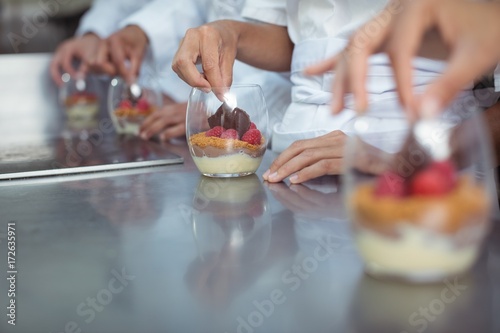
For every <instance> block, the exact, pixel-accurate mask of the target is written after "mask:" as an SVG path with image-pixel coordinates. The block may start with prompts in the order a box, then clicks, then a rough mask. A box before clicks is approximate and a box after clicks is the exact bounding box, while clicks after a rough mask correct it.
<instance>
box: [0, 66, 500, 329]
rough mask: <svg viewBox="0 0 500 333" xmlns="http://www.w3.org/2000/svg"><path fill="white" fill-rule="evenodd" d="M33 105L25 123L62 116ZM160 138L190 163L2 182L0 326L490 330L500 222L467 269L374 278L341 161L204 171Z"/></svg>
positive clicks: (494, 320)
mask: <svg viewBox="0 0 500 333" xmlns="http://www.w3.org/2000/svg"><path fill="white" fill-rule="evenodd" d="M19 61H21V59H20V60H19ZM1 63H2V60H1V59H0V64H1ZM2 69H3V67H2ZM0 74H1V73H0ZM1 77H2V76H1V75H0V78H1ZM37 94H39V92H36V91H35V92H33V95H34V96H36V95H37ZM2 96H3V93H2ZM30 96H31V93H30ZM26 109H29V108H28V107H27V108H26ZM4 110H5V109H4V108H3V107H1V106H0V114H1V113H2V112H5V111H4ZM43 110H44V111H43V112H45V114H44V115H43V116H42V114H43V113H39V114H38V116H37V117H35V118H29V119H30V120H28V122H31V124H23V122H21V121H20V122H19V123H20V125H19V126H20V127H21V128H27V127H31V128H47V127H46V126H45V125H43V124H44V123H45V122H46V119H58V118H57V116H56V115H54V114H51V110H52V109H50V107H48V106H45V107H43ZM26 113H27V111H26ZM2 117H3V116H2ZM41 133H42V134H43V133H47V132H44V131H41ZM165 148H166V149H168V150H170V151H172V152H174V153H176V154H178V155H181V156H183V157H184V158H185V161H186V162H185V164H182V165H170V166H162V167H155V168H150V169H135V170H125V171H114V172H109V173H105V174H102V173H96V174H86V175H75V176H60V177H46V178H39V179H27V180H16V181H10V182H0V212H1V217H2V218H1V219H0V233H2V234H3V235H2V236H3V238H0V249H1V250H0V253H1V254H2V255H1V257H2V259H0V272H1V273H0V275H2V278H1V279H0V309H2V310H0V311H3V312H4V313H0V315H1V317H0V318H1V319H0V332H2V333H3V332H9V333H10V332H23V333H31V332H37V333H38V332H51V333H56V332H57V333H59V332H92V333H94V332H95V333H107V332H122V333H128V332H141V333H149V332H151V333H156V332H203V333H208V332H222V333H225V332H227V333H232V332H244V333H251V332H269V333H281V332H311V333H312V332H330V333H331V332H339V333H345V332H367V333H373V332H384V333H391V332H395V333H402V332H407V333H413V332H454V333H460V332H464V333H465V332H467V333H470V332H481V333H489V332H500V318H499V316H498V314H499V313H500V230H499V227H498V223H495V228H494V230H493V231H492V234H491V239H490V240H489V242H488V243H487V245H486V246H485V249H484V253H483V255H482V257H481V260H480V261H479V262H478V263H477V265H476V266H475V267H474V269H473V270H472V271H471V272H470V273H469V274H467V275H466V276H463V277H457V278H456V279H449V280H447V281H443V282H442V283H438V284H433V285H421V286H413V285H405V284H400V283H394V282H388V281H378V280H374V279H372V278H370V277H368V276H366V275H365V274H364V273H363V267H362V264H361V261H360V259H359V258H358V256H357V253H356V251H355V247H354V244H353V241H352V239H351V236H350V229H349V221H348V219H347V216H346V210H345V207H344V205H343V202H342V199H343V198H342V186H341V183H340V182H339V180H338V179H337V178H336V177H325V178H321V179H319V180H316V181H314V182H310V183H308V184H306V185H299V186H288V185H287V184H284V183H281V184H274V185H269V184H266V183H263V182H262V179H261V178H260V175H261V174H262V172H263V171H265V169H266V168H267V167H268V166H269V164H270V163H271V161H272V159H273V157H274V155H273V154H271V153H269V152H268V153H267V154H266V157H265V158H264V162H263V165H262V166H261V168H260V169H259V171H258V173H257V176H252V177H245V178H241V179H229V180H228V179H208V178H204V177H202V176H201V175H200V174H199V173H198V171H197V169H196V168H195V166H194V164H193V162H192V160H191V159H190V157H189V154H188V152H187V148H186V145H185V143H184V142H179V143H176V144H168V145H166V146H165ZM9 221H15V222H16V223H15V225H16V233H17V252H16V258H17V259H16V260H17V270H18V273H17V281H16V288H17V293H16V304H17V308H16V310H17V318H16V319H17V320H16V326H11V325H9V324H8V323H7V320H8V319H9V318H8V317H7V316H6V314H7V309H6V308H7V305H8V304H7V302H8V298H7V290H8V288H9V284H8V281H7V280H6V279H5V276H6V275H7V273H6V272H7V263H6V259H5V254H6V252H7V250H6V249H7V240H6V235H5V234H6V232H7V223H8V222H9ZM2 236H0V237H2Z"/></svg>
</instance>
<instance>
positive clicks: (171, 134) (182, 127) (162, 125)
mask: <svg viewBox="0 0 500 333" xmlns="http://www.w3.org/2000/svg"><path fill="white" fill-rule="evenodd" d="M183 105H185V104H179V105H176V106H177V107H165V108H163V109H162V110H160V111H157V112H155V113H153V114H152V115H150V116H149V117H147V118H146V119H145V120H144V122H143V123H142V126H141V129H140V136H141V138H142V139H144V140H149V139H151V138H152V137H153V136H155V135H158V137H159V139H160V140H162V141H166V140H169V139H172V138H175V137H178V136H181V135H184V134H185V133H186V117H185V112H184V113H183V112H180V111H179V108H182V107H183Z"/></svg>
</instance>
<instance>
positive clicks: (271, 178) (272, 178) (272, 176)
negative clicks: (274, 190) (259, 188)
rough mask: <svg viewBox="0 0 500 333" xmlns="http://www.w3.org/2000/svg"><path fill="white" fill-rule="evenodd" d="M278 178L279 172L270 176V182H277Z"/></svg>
mask: <svg viewBox="0 0 500 333" xmlns="http://www.w3.org/2000/svg"><path fill="white" fill-rule="evenodd" d="M277 178H278V173H277V172H275V173H272V174H270V175H269V180H270V181H275V180H277Z"/></svg>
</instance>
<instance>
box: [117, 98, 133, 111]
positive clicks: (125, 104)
mask: <svg viewBox="0 0 500 333" xmlns="http://www.w3.org/2000/svg"><path fill="white" fill-rule="evenodd" d="M118 106H119V107H120V108H123V109H131V108H132V102H131V101H129V100H128V99H124V100H123V101H121V102H120V105H118Z"/></svg>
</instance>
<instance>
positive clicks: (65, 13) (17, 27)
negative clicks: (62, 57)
mask: <svg viewBox="0 0 500 333" xmlns="http://www.w3.org/2000/svg"><path fill="white" fill-rule="evenodd" d="M91 3H92V0H0V54H10V53H36V52H52V51H54V50H55V49H56V47H57V45H59V43H60V42H61V41H63V40H65V39H66V38H68V37H71V36H72V35H73V34H74V32H75V30H76V28H77V27H78V23H79V21H80V18H81V17H82V15H83V14H84V13H85V11H86V10H87V9H88V8H89V7H90V5H91Z"/></svg>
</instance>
